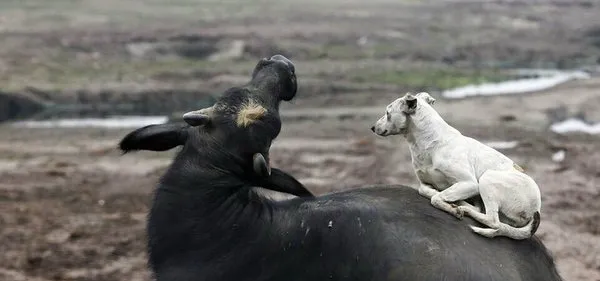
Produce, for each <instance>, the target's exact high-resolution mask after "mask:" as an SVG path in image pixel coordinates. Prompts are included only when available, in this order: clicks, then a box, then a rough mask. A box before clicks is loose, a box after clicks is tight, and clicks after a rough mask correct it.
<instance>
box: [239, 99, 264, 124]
mask: <svg viewBox="0 0 600 281" xmlns="http://www.w3.org/2000/svg"><path fill="white" fill-rule="evenodd" d="M266 113H267V109H265V108H264V107H263V106H262V105H260V104H258V103H257V102H256V101H254V100H252V99H250V100H249V101H248V102H247V103H245V104H243V105H242V107H241V108H240V111H239V112H238V115H237V120H236V124H237V125H238V127H246V126H248V125H250V124H252V123H254V122H256V121H258V120H260V119H261V118H263V117H264V116H265V114H266Z"/></svg>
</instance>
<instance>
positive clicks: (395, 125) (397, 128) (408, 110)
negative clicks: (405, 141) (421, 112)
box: [371, 92, 435, 136]
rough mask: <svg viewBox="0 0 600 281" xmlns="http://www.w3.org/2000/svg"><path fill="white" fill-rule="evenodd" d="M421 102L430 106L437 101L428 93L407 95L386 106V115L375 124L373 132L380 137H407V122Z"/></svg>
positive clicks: (372, 128)
mask: <svg viewBox="0 0 600 281" xmlns="http://www.w3.org/2000/svg"><path fill="white" fill-rule="evenodd" d="M419 101H421V102H424V103H426V104H429V105H433V103H435V99H434V98H433V97H432V96H431V95H429V94H428V93H426V92H421V93H418V94H416V95H413V94H411V93H407V94H405V95H404V96H403V97H401V98H398V99H396V100H395V101H393V102H392V103H390V104H388V105H387V106H386V108H385V114H384V115H383V116H381V118H379V120H377V122H375V124H374V125H373V126H372V127H371V131H373V132H374V133H375V134H377V135H380V136H390V135H399V134H402V135H405V134H406V132H407V129H408V122H407V120H408V118H410V116H411V115H413V114H415V113H416V112H417V109H418V106H419Z"/></svg>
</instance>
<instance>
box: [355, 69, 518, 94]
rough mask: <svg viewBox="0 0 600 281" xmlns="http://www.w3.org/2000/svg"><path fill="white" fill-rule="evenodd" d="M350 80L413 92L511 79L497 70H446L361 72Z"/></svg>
mask: <svg viewBox="0 0 600 281" xmlns="http://www.w3.org/2000/svg"><path fill="white" fill-rule="evenodd" d="M350 79H351V80H352V81H356V82H369V83H384V84H394V85H399V86H402V87H407V88H409V89H413V90H443V89H450V88H456V87H461V86H466V85H469V84H480V83H488V82H500V81H504V80H507V79H509V76H508V75H505V74H503V73H502V72H500V71H496V70H481V71H475V70H463V69H452V68H447V69H445V68H444V69H410V70H387V71H373V72H360V73H355V74H353V75H351V78H350Z"/></svg>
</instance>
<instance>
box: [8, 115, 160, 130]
mask: <svg viewBox="0 0 600 281" xmlns="http://www.w3.org/2000/svg"><path fill="white" fill-rule="evenodd" d="M167 120H168V117H167V116H111V117H107V118H69V119H54V120H42V121H18V122H13V123H11V126H13V127H20V128H81V127H86V128H137V127H143V126H146V125H151V124H163V123H166V122H167Z"/></svg>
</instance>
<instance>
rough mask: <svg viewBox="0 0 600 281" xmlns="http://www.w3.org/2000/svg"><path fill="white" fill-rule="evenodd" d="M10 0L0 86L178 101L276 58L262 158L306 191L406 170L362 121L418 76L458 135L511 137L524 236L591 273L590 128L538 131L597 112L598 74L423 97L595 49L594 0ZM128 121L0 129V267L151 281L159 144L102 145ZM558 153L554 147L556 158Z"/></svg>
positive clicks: (593, 157)
mask: <svg viewBox="0 0 600 281" xmlns="http://www.w3.org/2000/svg"><path fill="white" fill-rule="evenodd" d="M26 2H27V3H29V4H27V5H29V6H27V5H25V4H18V3H25V2H17V1H6V3H5V2H2V3H0V8H1V9H0V37H1V38H2V39H3V44H2V46H0V54H1V55H0V82H1V84H0V85H1V86H2V87H3V89H4V90H5V91H7V92H12V93H16V94H22V95H25V96H28V97H32V98H33V99H36V100H43V101H75V102H88V101H90V100H95V101H99V102H107V103H109V104H111V103H113V104H114V103H118V102H123V101H131V102H134V103H135V102H139V101H140V100H142V101H145V102H147V103H148V104H158V105H162V106H163V107H160V106H147V107H146V108H145V110H146V113H151V114H156V113H163V112H170V111H175V110H186V109H191V108H189V107H191V106H190V103H189V102H190V101H194V100H196V99H200V98H202V97H203V96H206V95H208V94H214V93H218V91H220V90H221V89H223V88H226V87H230V86H233V85H235V84H237V83H242V82H244V81H245V80H247V75H248V74H249V73H250V72H251V68H252V64H253V63H255V62H256V60H257V59H258V58H259V57H260V56H263V55H268V54H272V53H274V52H279V53H284V54H286V55H289V56H290V57H292V58H293V59H294V61H295V62H296V63H297V71H298V75H299V78H298V81H299V83H300V92H299V95H298V99H297V100H295V101H294V102H292V103H289V104H284V105H283V106H282V114H283V115H284V125H283V129H282V133H281V135H280V137H279V138H278V139H277V140H276V142H275V144H274V145H273V148H272V157H273V159H272V161H273V165H274V166H276V167H279V168H282V169H285V170H286V171H288V172H290V173H291V174H293V175H294V176H296V177H297V178H298V179H299V180H300V181H301V182H303V183H304V184H305V185H307V186H308V187H309V188H310V189H311V190H312V191H314V192H315V193H318V194H322V193H326V192H332V191H335V190H342V189H350V188H355V187H357V186H360V185H361V184H372V183H402V184H408V185H414V184H415V177H414V175H413V173H412V171H411V168H410V155H409V153H408V150H407V146H406V144H405V143H404V140H403V139H401V138H395V137H391V138H381V137H376V136H375V135H373V134H372V133H371V132H370V131H369V127H370V125H371V123H372V122H374V121H375V120H376V119H377V118H378V117H379V115H380V114H383V108H384V107H385V105H386V104H387V103H388V102H390V101H392V100H393V99H394V98H396V97H398V96H399V95H400V94H403V93H404V92H405V91H408V90H413V91H416V90H420V89H427V90H431V92H432V93H433V94H434V95H436V97H437V98H438V102H437V103H436V105H435V107H436V108H437V109H438V110H439V111H440V113H441V114H442V116H443V117H445V118H446V119H447V120H448V121H449V122H450V123H451V124H452V125H454V126H456V127H457V128H458V129H459V130H461V131H462V132H463V133H464V134H466V135H470V136H473V137H476V138H478V139H480V140H482V141H484V142H511V141H517V142H518V144H517V146H516V147H512V148H499V149H500V150H501V151H502V152H504V153H506V154H507V155H508V156H509V157H511V158H513V159H514V160H515V161H516V162H518V163H519V165H521V166H522V167H523V168H525V170H526V171H527V173H528V174H530V175H532V176H533V177H534V178H535V179H536V181H537V182H538V184H539V185H540V188H541V191H542V196H543V198H542V200H543V207H542V212H543V214H542V216H543V217H542V219H543V220H542V223H541V226H540V229H539V231H538V235H539V236H540V237H542V239H543V240H544V242H545V243H546V245H547V246H548V248H549V249H550V250H551V252H552V254H553V255H554V256H555V258H556V262H557V264H558V267H559V270H560V272H561V274H562V275H563V277H564V278H565V280H568V281H599V280H600V137H598V136H588V135H581V134H580V135H574V134H570V135H557V134H554V133H552V132H550V131H549V130H548V125H549V124H550V122H551V120H555V119H557V118H558V119H561V118H564V117H565V116H576V115H578V116H584V117H585V118H586V119H587V120H589V121H591V122H593V121H595V122H598V121H600V115H598V112H599V111H598V108H600V98H599V97H600V78H596V77H593V78H592V79H589V80H581V81H574V82H570V83H567V84H565V85H562V86H559V87H557V88H555V89H552V90H548V91H543V92H540V93H534V94H528V95H518V96H496V97H487V98H483V97H482V98H470V99H464V100H445V99H442V98H441V97H439V95H438V93H439V90H440V89H443V88H445V87H448V86H452V85H461V84H464V83H471V82H473V81H475V80H477V79H479V78H481V77H484V78H485V79H487V80H494V79H496V78H498V77H497V75H498V74H497V72H498V69H499V67H500V66H498V64H499V63H500V62H503V63H505V64H510V65H509V66H511V67H516V66H518V67H538V66H544V65H546V66H550V67H556V66H560V65H563V66H571V65H580V64H582V65H583V64H591V63H595V61H596V60H597V59H598V58H599V57H600V56H598V55H599V49H598V48H597V46H596V45H597V44H598V42H599V41H598V40H599V39H598V38H599V37H598V30H600V18H598V17H597V15H598V13H599V12H600V5H599V4H598V3H597V1H569V2H560V1H543V3H542V2H539V1H537V2H536V3H537V4H535V5H530V4H528V2H527V1H491V2H492V3H488V4H481V3H475V4H473V3H471V2H474V1H437V2H436V3H433V4H431V3H429V4H428V3H427V2H424V1H408V0H407V1H385V0H378V1H374V2H372V3H373V4H369V5H366V4H363V2H360V1H348V2H345V3H344V4H340V2H339V1H329V2H327V4H323V3H322V2H321V4H316V3H317V2H314V1H309V2H310V3H311V5H307V4H298V3H293V2H287V1H280V2H274V1H261V2H260V4H252V5H250V4H240V3H234V4H218V3H217V2H210V1H189V0H187V1H186V0H178V1H174V2H173V3H175V4H171V5H166V4H161V3H160V2H159V1H151V0H145V1H104V2H99V1H83V0H82V1H66V0H59V1H55V2H53V3H55V4H53V5H48V4H44V3H49V2H45V1H26ZM313 2H314V3H313ZM500 2H502V3H500ZM100 3H104V4H100ZM115 3H119V4H118V5H117V4H115ZM141 3H144V4H141ZM198 3H202V5H198ZM243 3H248V2H243ZM281 3H287V4H290V3H291V4H290V5H293V9H290V8H289V7H284V5H282V4H281ZM116 7H118V9H117V8H116ZM232 7H236V9H237V10H235V11H239V12H232V11H233V10H232ZM290 11H294V12H290ZM194 36H195V37H194ZM173 38H175V39H173ZM207 38H208V39H207ZM211 38H212V39H211ZM211 40H212V41H211ZM235 40H241V41H243V42H244V44H245V47H244V48H242V51H241V52H239V50H238V51H236V47H235V45H236V44H237V43H232V42H234V41H235ZM140 42H141V43H140ZM173 42H175V43H173ZM182 42H183V43H182ZM190 42H192V43H190ZM133 43H135V44H133ZM232 46H233V47H232ZM216 54H218V55H216ZM484 63H486V64H487V65H488V66H482V65H483V64H484ZM494 63H496V65H495V66H493V67H491V66H489V65H493V64H494ZM474 67H476V68H474ZM432 69H433V70H432ZM473 69H478V72H475V73H474V72H473ZM430 73H436V75H433V76H431V74H430ZM382 77H383V78H382ZM423 77H425V78H423ZM161 89H163V90H164V91H162V90H161ZM180 90H181V91H180ZM183 90H185V91H183ZM161 91H162V92H161ZM165 93H167V94H165ZM178 93H183V94H181V96H184V97H181V96H180V95H178ZM148 96H152V99H148V98H145V97H148ZM154 100H156V101H154ZM561 108H562V109H561ZM561 110H562V111H561ZM142 111H143V110H142ZM557 112H559V113H557ZM561 112H562V113H561ZM127 132H128V130H125V129H94V128H85V129H75V128H73V129H64V128H63V129H58V128H54V129H22V128H13V127H11V126H10V124H5V125H4V126H2V127H0V280H7V281H30V280H31V281H33V280H40V281H42V280H94V281H100V280H106V281H109V280H110V281H113V280H115V281H116V280H149V278H150V276H149V274H148V271H147V269H146V255H145V252H144V245H145V230H144V225H145V219H146V217H145V216H146V212H147V208H148V206H149V203H150V194H151V192H152V189H153V187H154V186H155V184H156V181H157V179H158V177H159V176H160V175H161V173H162V172H163V171H164V168H165V167H166V165H168V164H169V162H170V160H171V158H170V157H171V156H172V155H173V152H165V153H150V152H143V153H134V154H130V155H125V156H122V155H120V153H119V152H118V151H117V150H116V149H115V148H116V144H117V142H118V141H119V138H120V137H122V136H123V135H124V134H126V133H127ZM561 150H562V151H565V159H564V161H562V162H560V163H558V162H554V161H553V160H552V155H554V154H555V153H556V152H558V151H561Z"/></svg>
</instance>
